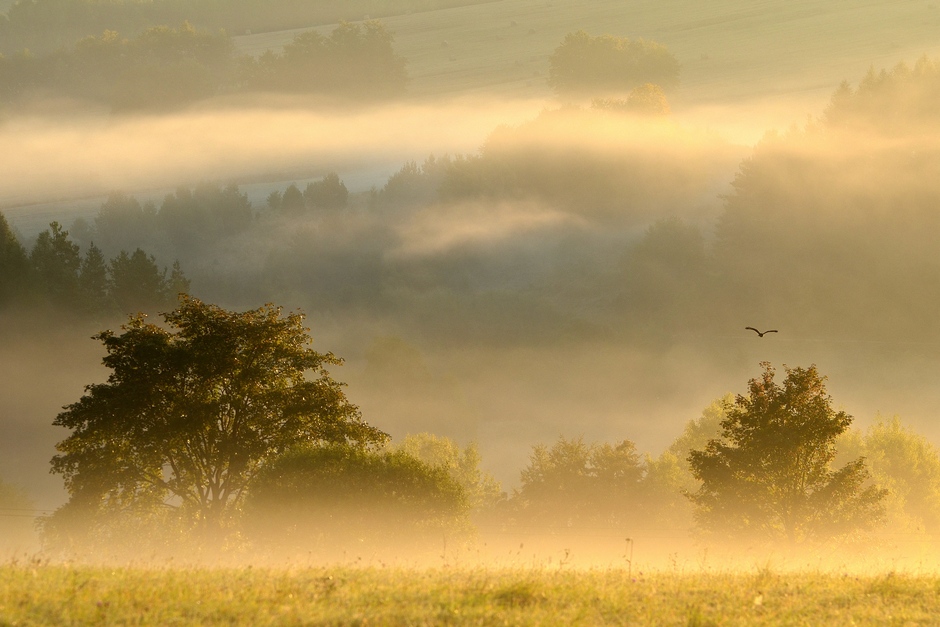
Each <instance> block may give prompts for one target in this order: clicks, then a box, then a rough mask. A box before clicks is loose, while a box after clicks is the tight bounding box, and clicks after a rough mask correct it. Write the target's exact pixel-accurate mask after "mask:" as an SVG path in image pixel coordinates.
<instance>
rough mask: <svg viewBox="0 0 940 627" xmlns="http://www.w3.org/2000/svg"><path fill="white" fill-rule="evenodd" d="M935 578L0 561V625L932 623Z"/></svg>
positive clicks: (936, 603)
mask: <svg viewBox="0 0 940 627" xmlns="http://www.w3.org/2000/svg"><path fill="white" fill-rule="evenodd" d="M938 592H940V576H936V575H930V576H918V575H911V574H900V573H887V574H879V575H857V574H849V573H838V572H828V573H821V572H816V573H800V574H796V573H786V572H779V573H778V572H775V571H774V570H772V569H769V568H766V567H765V568H755V569H753V570H752V571H743V572H737V573H728V572H709V571H700V572H688V573H682V572H667V571H660V572H638V571H634V572H633V573H630V572H628V571H627V570H571V569H564V568H555V569H525V570H522V569H504V570H498V569H472V568H471V569H459V568H447V567H444V568H437V569H420V570H399V569H397V568H393V567H383V566H375V567H367V568H364V567H336V568H326V567H316V568H299V569H293V570H265V569H224V568H219V569H146V568H135V567H121V568H100V567H75V566H53V565H7V566H4V567H0V624H3V625H65V624H81V625H90V624H122V625H128V624H131V625H175V624H185V625H220V624H226V625H232V624H243V625H301V624H303V625H367V624H373V625H405V624H407V625H442V624H445V625H493V624H506V625H549V624H553V625H608V624H610V625H689V626H692V625H782V624H786V625H819V624H828V625H930V624H936V617H937V616H938V615H940V594H938Z"/></svg>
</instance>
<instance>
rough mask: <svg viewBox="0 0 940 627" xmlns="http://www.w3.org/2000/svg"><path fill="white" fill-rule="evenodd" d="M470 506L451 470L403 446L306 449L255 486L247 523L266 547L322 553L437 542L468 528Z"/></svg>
mask: <svg viewBox="0 0 940 627" xmlns="http://www.w3.org/2000/svg"><path fill="white" fill-rule="evenodd" d="M467 506H468V504H467V495H466V494H465V492H464V489H463V487H462V486H461V485H460V483H458V481H457V480H456V479H454V478H453V477H452V476H451V474H450V473H449V472H448V470H447V469H445V468H444V467H442V466H436V465H431V464H428V463H426V462H423V461H421V460H419V459H417V458H416V457H413V456H411V455H409V454H408V453H407V452H405V451H403V450H398V451H371V450H367V449H361V448H354V447H350V446H326V447H315V448H304V449H300V450H295V451H292V452H290V453H287V454H286V455H283V456H281V457H279V458H277V459H276V460H274V461H273V462H272V463H270V464H269V465H267V466H266V467H265V468H264V469H263V470H262V471H261V472H260V474H259V475H258V476H257V478H256V479H255V480H254V481H253V482H252V483H251V485H250V488H249V495H248V499H247V501H246V503H245V528H246V530H247V532H248V536H249V538H251V539H254V540H255V541H256V542H257V543H258V544H259V545H260V546H266V547H269V548H272V549H274V550H278V549H281V550H283V549H289V550H291V551H294V552H296V551H297V550H299V549H309V550H313V551H314V552H315V553H317V554H318V555H330V556H335V555H336V554H337V553H339V552H342V551H347V550H360V549H363V548H370V547H373V548H374V547H377V546H381V545H384V546H386V547H387V546H390V543H391V545H394V544H396V543H399V542H404V543H411V542H414V541H423V542H425V543H428V542H429V543H430V544H431V545H433V546H435V547H437V546H439V543H440V539H441V534H442V533H445V532H448V531H451V532H453V531H458V530H459V529H460V528H461V527H462V525H463V522H464V516H465V514H466V511H467Z"/></svg>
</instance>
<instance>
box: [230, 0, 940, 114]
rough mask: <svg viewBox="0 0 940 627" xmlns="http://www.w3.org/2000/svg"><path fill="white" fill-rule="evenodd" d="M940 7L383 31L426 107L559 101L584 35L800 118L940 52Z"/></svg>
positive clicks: (891, 4) (729, 12)
mask: <svg viewBox="0 0 940 627" xmlns="http://www.w3.org/2000/svg"><path fill="white" fill-rule="evenodd" d="M931 6H932V5H931V4H929V3H927V2H924V1H922V0H846V1H845V2H838V3H834V2H831V1H829V0H807V1H804V2H799V3H795V2H787V1H785V0H771V1H767V2H762V3H760V4H755V3H753V2H746V1H742V0H715V1H712V2H693V1H689V0H680V1H676V2H623V0H592V1H591V2H584V1H583V0H501V1H500V2H491V3H485V4H475V5H468V6H461V7H454V8H449V9H441V10H437V11H428V12H423V13H413V14H410V15H398V16H394V17H387V18H384V19H383V20H382V22H383V23H384V24H385V25H386V27H387V28H388V29H389V30H390V31H391V32H392V33H393V35H394V36H395V51H396V53H397V54H400V55H402V56H404V57H405V59H407V61H408V74H409V76H410V77H411V82H410V92H411V93H412V94H414V95H416V96H427V95H447V96H453V95H458V94H476V95H483V94H498V95H503V96H513V97H535V98H542V97H546V96H549V95H550V94H551V91H550V90H549V89H548V86H547V85H546V79H547V76H548V57H549V56H550V55H551V53H552V52H553V51H554V49H555V48H556V47H557V46H558V45H559V44H560V43H561V41H562V39H563V38H564V36H565V35H566V34H567V33H569V32H571V31H575V30H578V29H583V30H585V31H587V32H588V33H590V34H593V35H597V34H602V33H609V34H612V35H616V36H619V37H630V38H644V39H651V40H654V41H657V42H659V43H661V44H664V45H665V46H667V47H668V48H669V50H670V51H671V52H672V53H673V54H675V55H676V56H677V57H678V58H679V61H680V62H681V64H682V69H681V75H680V82H681V87H680V90H679V93H678V94H677V96H676V97H677V98H678V99H680V100H687V101H692V102H698V103H714V104H716V105H723V104H726V103H727V102H728V101H732V102H735V103H736V104H740V101H741V99H776V98H779V97H781V96H784V95H792V96H796V97H798V98H800V99H801V100H802V101H808V105H807V106H806V108H805V112H804V111H803V110H801V109H798V110H796V111H795V112H792V111H791V113H794V114H795V115H796V116H797V117H799V116H801V115H804V114H805V113H809V112H811V111H817V110H818V109H819V107H820V105H821V103H823V102H825V100H826V99H827V98H828V97H829V95H830V94H831V93H832V90H833V89H835V87H837V86H838V85H839V83H840V82H841V81H842V80H846V79H851V78H852V77H855V76H859V75H861V74H863V73H864V72H865V71H866V70H867V69H868V67H869V66H871V65H874V66H875V67H885V66H887V67H891V66H893V65H894V64H895V63H897V62H898V61H901V60H903V59H911V58H917V57H918V56H920V55H921V54H923V53H927V54H930V55H937V54H938V53H940V39H938V37H937V32H938V30H937V29H938V27H940V8H937V9H933V8H930V7H931ZM373 17H374V16H373ZM293 36H294V33H293V32H291V31H287V32H270V33H265V34H252V35H240V36H237V37H235V44H236V46H237V48H238V49H239V50H240V51H243V52H247V53H251V54H261V53H262V52H263V51H264V50H266V49H268V48H275V49H276V48H278V47H279V46H282V45H284V44H285V43H287V42H289V41H290V40H291V39H292V37H293ZM672 99H673V98H672V97H671V100H672Z"/></svg>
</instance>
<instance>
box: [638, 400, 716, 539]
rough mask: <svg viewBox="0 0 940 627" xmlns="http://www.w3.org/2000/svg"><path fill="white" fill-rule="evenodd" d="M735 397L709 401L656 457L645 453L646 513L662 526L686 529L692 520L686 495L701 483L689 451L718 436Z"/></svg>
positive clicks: (701, 446) (647, 516)
mask: <svg viewBox="0 0 940 627" xmlns="http://www.w3.org/2000/svg"><path fill="white" fill-rule="evenodd" d="M733 402H734V396H732V395H731V394H727V395H725V396H723V397H722V398H720V399H717V400H715V401H714V402H712V403H710V404H709V405H708V406H707V407H705V409H703V410H702V415H701V416H700V417H698V418H694V419H692V420H690V421H689V422H688V423H686V425H685V429H684V430H683V432H682V435H680V436H679V437H678V438H676V439H675V440H674V441H673V443H672V444H670V445H669V448H667V449H666V450H665V451H663V453H662V454H661V455H659V457H655V458H654V457H652V456H650V455H647V457H646V461H645V466H646V476H645V477H644V479H643V489H644V492H645V516H646V518H647V519H648V520H650V521H655V522H656V523H658V524H659V525H660V527H661V528H667V529H688V528H689V527H690V526H691V524H692V522H693V520H692V504H691V503H690V501H689V499H688V498H687V497H686V495H688V494H690V493H692V492H695V491H696V490H697V489H698V488H699V487H700V485H701V484H700V482H699V481H697V480H696V479H695V477H694V476H693V475H692V471H691V468H690V467H689V454H690V453H691V452H692V451H693V450H695V449H703V448H705V446H706V445H707V444H708V441H709V440H712V439H716V438H718V437H719V436H720V435H721V422H722V421H723V420H724V419H725V418H726V412H727V410H728V408H729V407H731V406H732V405H733Z"/></svg>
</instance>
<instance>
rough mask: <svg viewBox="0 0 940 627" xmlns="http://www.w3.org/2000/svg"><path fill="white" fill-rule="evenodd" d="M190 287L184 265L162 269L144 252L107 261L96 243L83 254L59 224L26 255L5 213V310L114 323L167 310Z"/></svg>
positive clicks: (0, 241) (1, 286) (1, 252)
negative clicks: (135, 314) (137, 313)
mask: <svg viewBox="0 0 940 627" xmlns="http://www.w3.org/2000/svg"><path fill="white" fill-rule="evenodd" d="M189 289H190V282H189V280H188V279H187V278H186V276H185V274H184V273H183V270H182V268H181V267H180V264H179V262H174V263H173V266H172V268H171V269H168V268H166V267H164V268H162V269H161V268H160V267H159V266H158V265H157V262H156V259H155V258H154V257H153V256H152V255H148V254H147V253H146V252H144V250H142V249H141V248H135V249H134V250H133V252H131V253H128V252H127V251H126V250H123V249H122V250H120V251H118V252H117V253H116V254H115V255H114V256H113V257H111V258H110V259H108V258H107V257H106V256H105V254H104V253H103V252H102V249H101V248H99V247H98V246H96V245H95V244H94V243H93V242H92V243H90V244H89V245H88V247H87V248H86V249H85V251H84V252H82V250H81V248H80V247H79V246H78V244H76V243H75V242H74V241H72V239H71V237H70V236H69V232H68V231H67V230H64V229H63V228H62V226H61V225H60V224H59V223H58V222H52V223H51V224H50V225H49V228H48V229H47V230H45V231H43V232H42V233H40V234H39V236H38V237H37V238H36V242H35V243H34V244H33V246H32V248H31V249H30V250H29V251H28V252H27V250H26V248H25V247H24V246H23V245H22V244H21V243H20V242H19V240H18V239H17V238H16V236H15V235H14V233H13V231H12V230H11V229H10V226H9V224H8V223H7V221H6V218H5V217H4V216H3V214H2V213H0V312H4V311H5V312H11V311H12V312H15V313H19V314H26V315H32V314H35V313H37V312H49V313H51V314H53V315H55V316H56V317H58V318H59V319H60V320H63V321H68V320H73V321H74V320H76V319H88V320H97V321H101V320H110V319H114V318H115V317H120V316H123V315H126V314H128V313H130V312H133V311H155V310H162V309H166V308H168V307H171V306H172V305H173V304H174V303H175V302H176V297H177V294H179V293H180V292H188V291H189Z"/></svg>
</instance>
